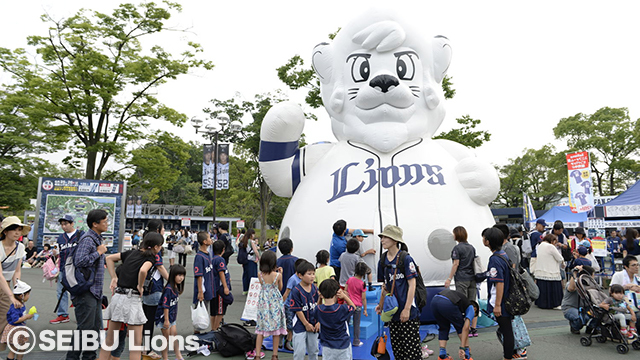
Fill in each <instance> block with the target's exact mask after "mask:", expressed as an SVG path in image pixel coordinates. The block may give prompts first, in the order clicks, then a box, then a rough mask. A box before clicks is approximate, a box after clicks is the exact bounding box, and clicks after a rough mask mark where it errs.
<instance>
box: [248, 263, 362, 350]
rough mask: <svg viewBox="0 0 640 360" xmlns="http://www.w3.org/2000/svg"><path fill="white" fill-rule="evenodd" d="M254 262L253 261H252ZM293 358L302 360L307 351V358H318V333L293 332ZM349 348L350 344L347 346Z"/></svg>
mask: <svg viewBox="0 0 640 360" xmlns="http://www.w3.org/2000/svg"><path fill="white" fill-rule="evenodd" d="M254 264H255V263H254ZM292 340H293V360H304V355H305V354H306V353H307V351H308V352H309V360H318V351H319V350H318V333H312V332H306V331H303V332H300V333H296V332H294V333H293V339H292ZM349 348H351V346H349Z"/></svg>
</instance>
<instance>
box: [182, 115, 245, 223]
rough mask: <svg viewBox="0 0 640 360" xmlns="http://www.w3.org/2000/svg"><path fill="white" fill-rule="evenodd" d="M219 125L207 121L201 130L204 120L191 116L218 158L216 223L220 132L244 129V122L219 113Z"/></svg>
mask: <svg viewBox="0 0 640 360" xmlns="http://www.w3.org/2000/svg"><path fill="white" fill-rule="evenodd" d="M217 121H218V124H219V125H220V126H219V127H218V125H217V124H216V123H207V124H206V125H204V130H199V129H200V128H201V127H202V125H203V123H204V121H202V120H200V119H196V118H195V117H193V118H191V126H193V128H194V129H196V134H202V135H206V136H208V137H209V140H210V141H211V142H212V144H213V149H214V151H215V154H216V158H214V159H212V160H213V224H214V226H215V224H216V193H217V190H218V159H217V158H218V156H219V154H218V134H220V133H222V134H226V133H227V132H228V133H231V134H233V133H237V132H239V131H240V130H241V129H242V123H240V122H239V121H231V119H230V118H229V115H227V113H224V112H223V113H219V114H218V117H217Z"/></svg>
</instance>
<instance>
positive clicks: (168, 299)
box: [155, 264, 187, 360]
mask: <svg viewBox="0 0 640 360" xmlns="http://www.w3.org/2000/svg"><path fill="white" fill-rule="evenodd" d="M186 275H187V270H186V269H185V268H184V266H182V265H180V264H174V265H173V266H172V267H171V269H170V271H169V281H168V283H167V286H165V288H164V291H163V292H162V298H160V304H158V310H156V318H155V323H156V327H157V328H160V329H161V331H162V335H164V337H165V339H167V346H165V347H164V349H163V350H162V359H163V360H167V359H169V345H168V344H169V341H170V340H169V339H170V336H174V339H175V340H174V341H173V351H175V353H176V360H182V354H181V353H180V348H179V341H178V339H177V337H176V336H177V335H178V330H177V327H176V322H177V318H178V296H179V295H180V294H182V292H181V291H180V290H179V288H180V286H179V285H180V284H182V282H183V281H184V277H185V276H186Z"/></svg>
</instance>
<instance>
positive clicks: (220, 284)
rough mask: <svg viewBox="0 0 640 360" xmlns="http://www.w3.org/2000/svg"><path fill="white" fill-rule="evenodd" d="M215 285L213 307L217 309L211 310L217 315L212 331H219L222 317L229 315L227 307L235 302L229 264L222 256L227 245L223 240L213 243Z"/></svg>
mask: <svg viewBox="0 0 640 360" xmlns="http://www.w3.org/2000/svg"><path fill="white" fill-rule="evenodd" d="M212 248H213V259H212V264H213V284H214V287H215V290H214V291H215V293H216V296H215V297H214V298H213V301H212V302H211V305H212V306H213V305H214V303H215V309H211V314H212V315H215V318H214V320H213V323H212V324H211V329H212V330H218V327H220V323H221V322H222V317H223V316H224V314H226V313H227V306H228V305H229V304H230V303H231V302H233V296H232V295H231V279H230V277H229V270H228V269H227V263H226V262H225V261H224V258H223V257H222V254H224V250H225V244H224V241H222V240H216V241H215V242H214V243H213V247H212Z"/></svg>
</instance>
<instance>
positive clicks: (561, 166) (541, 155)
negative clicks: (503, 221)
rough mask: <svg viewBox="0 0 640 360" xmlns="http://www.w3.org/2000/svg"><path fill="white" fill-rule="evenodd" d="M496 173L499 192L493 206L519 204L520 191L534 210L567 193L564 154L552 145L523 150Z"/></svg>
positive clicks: (515, 205)
mask: <svg viewBox="0 0 640 360" xmlns="http://www.w3.org/2000/svg"><path fill="white" fill-rule="evenodd" d="M498 173H499V176H500V192H499V193H498V197H497V198H496V200H495V201H494V206H498V207H521V206H522V194H523V193H527V194H528V195H529V197H530V198H531V202H532V203H533V208H534V209H545V208H547V206H549V205H551V204H553V203H554V202H556V201H558V200H560V199H561V198H562V197H563V196H565V195H566V192H567V187H566V183H567V165H566V161H565V158H564V154H563V153H558V152H556V149H555V148H554V147H553V146H552V145H545V146H543V147H542V148H540V149H525V150H524V152H523V154H522V155H521V156H518V157H517V158H515V159H509V163H508V164H507V165H504V166H501V167H500V168H498Z"/></svg>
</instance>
